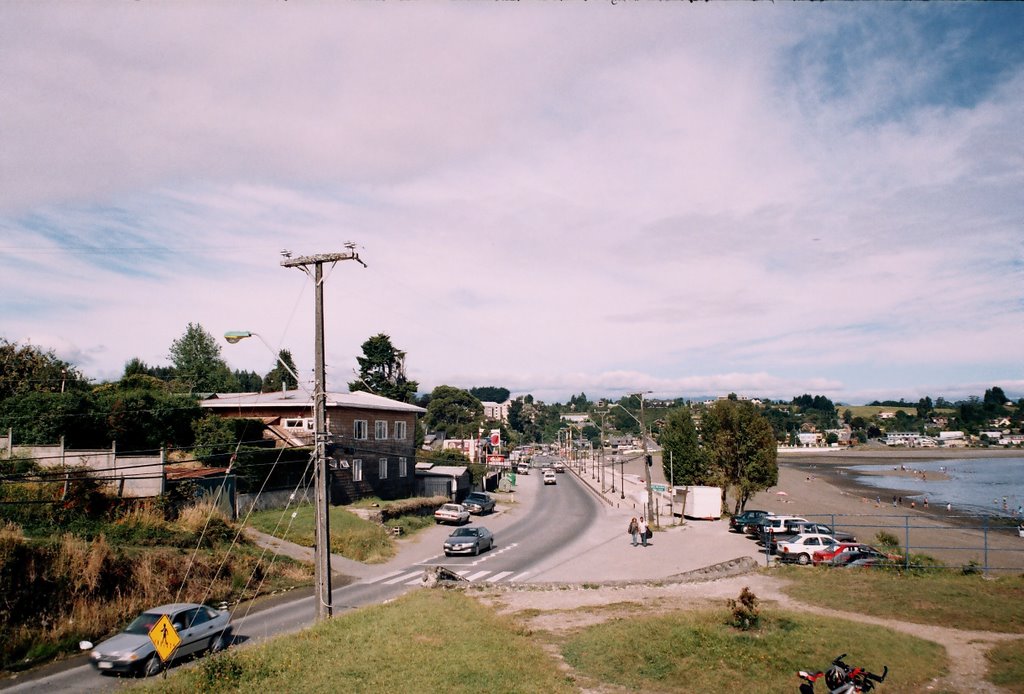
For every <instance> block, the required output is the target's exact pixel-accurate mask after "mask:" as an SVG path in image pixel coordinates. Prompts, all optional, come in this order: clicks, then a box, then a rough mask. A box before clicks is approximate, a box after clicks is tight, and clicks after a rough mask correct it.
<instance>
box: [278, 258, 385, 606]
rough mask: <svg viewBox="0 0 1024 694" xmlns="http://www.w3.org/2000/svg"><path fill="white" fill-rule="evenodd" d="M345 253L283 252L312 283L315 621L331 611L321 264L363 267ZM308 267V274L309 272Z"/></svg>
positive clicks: (285, 263)
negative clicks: (346, 263) (347, 263)
mask: <svg viewBox="0 0 1024 694" xmlns="http://www.w3.org/2000/svg"><path fill="white" fill-rule="evenodd" d="M345 247H346V248H348V252H347V253H318V254H317V255H309V256H300V257H298V258H292V257H291V254H290V253H288V252H287V251H285V252H284V254H285V260H282V261H281V266H282V267H297V268H301V269H302V271H303V272H305V273H306V275H308V276H309V277H310V278H311V279H312V280H313V287H314V290H315V298H316V315H315V319H314V320H315V332H316V335H315V339H314V352H315V360H316V368H315V376H314V381H315V382H314V384H313V418H314V419H313V440H314V443H315V463H314V469H315V470H316V485H315V486H316V491H315V494H314V496H315V502H316V532H315V537H316V547H315V548H314V553H315V555H316V557H315V566H314V574H315V576H314V581H315V583H316V618H317V620H323V619H329V618H330V617H331V614H332V612H333V607H332V603H333V598H332V597H331V527H330V520H329V516H328V509H329V507H330V503H331V498H330V497H331V490H330V487H329V486H328V484H327V439H328V437H329V436H330V433H329V432H328V431H327V387H326V383H325V381H326V378H325V372H326V368H325V365H324V269H323V266H324V263H331V264H332V265H333V264H335V263H337V262H338V261H340V260H354V261H356V262H357V263H359V264H360V265H362V266H363V267H366V263H364V262H363V261H362V260H360V258H359V254H358V253H356V252H355V244H354V243H347V244H345ZM310 266H312V268H313V270H312V273H311V272H310Z"/></svg>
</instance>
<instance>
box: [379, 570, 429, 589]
mask: <svg viewBox="0 0 1024 694" xmlns="http://www.w3.org/2000/svg"><path fill="white" fill-rule="evenodd" d="M422 575H423V574H422V573H421V572H419V571H413V572H412V573H403V574H402V575H401V576H399V577H398V578H392V579H391V580H389V581H384V585H386V586H393V585H394V584H396V583H401V582H402V581H408V580H409V579H410V578H412V577H413V576H422Z"/></svg>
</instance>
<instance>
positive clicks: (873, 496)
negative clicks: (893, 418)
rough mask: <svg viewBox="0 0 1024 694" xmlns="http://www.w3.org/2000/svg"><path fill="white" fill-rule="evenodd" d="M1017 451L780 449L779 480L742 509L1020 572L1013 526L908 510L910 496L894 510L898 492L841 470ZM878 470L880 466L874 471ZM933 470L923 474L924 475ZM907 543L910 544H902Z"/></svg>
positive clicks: (937, 510) (948, 560) (1023, 558)
mask: <svg viewBox="0 0 1024 694" xmlns="http://www.w3.org/2000/svg"><path fill="white" fill-rule="evenodd" d="M1021 455H1022V452H1021V451H1004V450H988V449H982V450H979V449H955V450H950V451H948V450H935V449H923V450H922V449H917V450H915V449H902V450H901V449H886V450H879V449H872V450H866V451H864V450H857V449H854V450H850V451H841V452H823V453H821V454H814V453H798V454H784V455H780V456H779V483H778V485H777V486H775V487H773V488H771V489H769V490H768V491H766V492H761V493H759V494H757V495H755V496H754V498H753V499H751V500H750V501H749V502H748V503H747V505H746V508H748V509H765V510H768V511H772V512H775V513H784V514H790V515H797V516H802V517H804V518H807V519H808V520H819V521H824V522H826V523H829V524H830V525H834V526H836V528H837V529H841V530H845V531H849V532H852V533H853V534H855V535H856V536H857V539H858V540H859V541H861V542H867V543H874V542H875V536H876V535H877V533H878V532H879V531H882V530H884V531H885V532H888V533H890V534H892V535H895V536H896V537H898V538H899V540H900V543H901V544H903V545H908V544H909V546H910V547H911V553H912V554H917V553H921V554H927V555H930V556H932V557H934V558H936V559H938V560H939V561H940V562H942V563H943V564H946V565H949V566H963V565H965V564H967V562H969V561H976V562H978V563H979V564H982V565H983V566H988V567H989V568H990V569H993V570H996V571H1014V572H1016V571H1020V570H1021V569H1024V538H1021V537H1019V536H1018V535H1017V532H1016V529H1014V528H999V529H993V528H990V529H989V530H988V532H986V531H985V530H984V529H983V528H984V522H983V521H982V520H980V519H978V518H977V517H974V516H966V515H961V514H959V513H957V512H956V510H955V509H954V510H953V512H952V513H950V512H947V511H946V507H945V506H941V507H936V506H935V505H934V504H933V505H931V506H930V507H929V508H927V509H925V508H922V507H921V506H917V507H916V508H913V509H912V508H910V506H909V503H910V502H909V500H905V501H904V504H903V506H897V507H894V506H893V504H892V497H893V496H894V495H896V496H899V495H902V494H904V493H905V492H904V490H900V489H892V490H880V489H876V488H868V487H863V486H861V485H858V484H857V483H856V482H855V481H854V480H853V479H852V477H851V476H850V475H848V474H847V470H846V468H847V467H849V466H852V465H871V464H877V465H879V466H880V468H884V470H885V472H886V473H887V474H892V468H893V467H894V466H895V467H899V466H900V465H906V467H907V468H910V470H908V471H907V472H906V473H904V474H906V475H913V474H915V473H914V472H913V471H912V468H913V464H914V462H915V461H922V460H942V459H949V458H967V457H983V458H995V457H1020V456H1021ZM880 472H881V469H880ZM861 474H863V473H861ZM931 474H932V473H929V475H931ZM908 540H909V542H908Z"/></svg>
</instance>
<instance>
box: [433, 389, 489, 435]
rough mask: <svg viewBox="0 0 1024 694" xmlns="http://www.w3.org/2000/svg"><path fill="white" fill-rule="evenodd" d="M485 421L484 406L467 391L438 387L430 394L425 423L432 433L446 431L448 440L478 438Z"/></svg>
mask: <svg viewBox="0 0 1024 694" xmlns="http://www.w3.org/2000/svg"><path fill="white" fill-rule="evenodd" d="M483 421H484V406H483V405H482V404H481V403H480V401H479V400H477V399H476V398H474V397H473V396H472V395H470V394H469V393H468V392H467V391H465V390H463V389H461V388H456V387H454V386H438V387H437V388H434V390H433V391H431V393H430V404H429V405H427V414H426V415H425V417H424V423H425V424H426V426H427V427H428V428H429V429H430V430H431V431H444V432H445V433H446V434H447V436H448V438H451V439H466V438H476V437H477V435H478V434H479V429H480V427H481V425H482V424H483Z"/></svg>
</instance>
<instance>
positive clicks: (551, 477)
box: [544, 470, 558, 484]
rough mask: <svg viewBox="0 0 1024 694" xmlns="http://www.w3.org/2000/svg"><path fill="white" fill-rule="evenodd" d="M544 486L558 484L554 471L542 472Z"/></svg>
mask: <svg viewBox="0 0 1024 694" xmlns="http://www.w3.org/2000/svg"><path fill="white" fill-rule="evenodd" d="M544 484H558V478H557V477H555V471H554V470H545V471H544Z"/></svg>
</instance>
